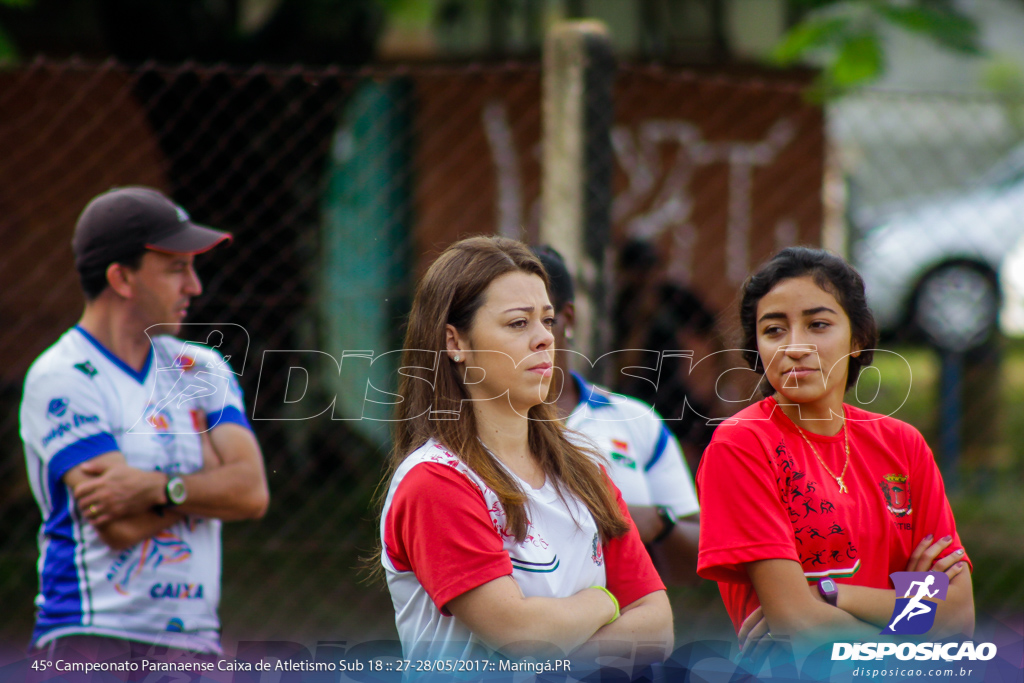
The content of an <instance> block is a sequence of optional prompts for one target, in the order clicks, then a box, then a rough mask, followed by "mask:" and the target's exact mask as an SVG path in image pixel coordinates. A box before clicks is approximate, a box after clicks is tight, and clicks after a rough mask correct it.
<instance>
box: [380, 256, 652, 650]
mask: <svg viewBox="0 0 1024 683" xmlns="http://www.w3.org/2000/svg"><path fill="white" fill-rule="evenodd" d="M553 323H554V309H553V307H552V305H551V302H550V300H549V297H548V281H547V275H546V274H545V271H544V269H543V266H542V265H541V264H540V262H539V261H538V260H537V258H536V257H535V256H534V255H533V254H532V253H531V252H530V250H529V249H528V248H527V247H526V246H525V245H523V244H521V243H520V242H517V241H514V240H510V239H504V238H498V237H473V238H469V239H465V240H462V241H460V242H457V243H455V244H453V245H452V246H450V247H449V248H448V249H446V250H445V251H444V253H442V254H441V256H440V257H438V259H437V260H436V261H435V262H434V264H433V265H432V266H431V267H430V268H429V270H428V271H427V273H426V274H425V275H424V277H423V280H422V281H421V282H420V284H419V287H418V289H417V292H416V296H415V298H414V301H413V305H412V312H411V314H410V318H409V323H408V329H407V332H406V337H405V351H404V356H403V363H402V365H403V368H402V370H401V379H400V385H399V390H398V393H399V395H400V397H401V402H400V403H399V405H398V407H397V411H396V412H397V414H396V427H395V445H394V451H393V454H392V458H391V467H390V473H389V483H388V490H387V494H386V499H385V502H384V506H383V511H382V519H381V540H382V552H381V563H382V565H383V567H384V571H385V575H386V578H387V583H388V588H389V589H390V591H391V596H392V600H393V602H394V605H395V614H396V623H397V626H398V632H399V637H400V638H401V641H402V647H403V650H404V652H405V656H406V658H409V659H420V658H427V657H429V658H431V659H434V658H438V657H440V658H468V657H470V656H471V655H475V654H476V650H477V649H478V648H479V646H480V645H484V646H486V647H487V648H490V649H494V650H499V651H501V652H502V653H504V654H513V655H524V654H531V655H545V654H547V655H551V654H558V653H569V652H571V651H573V650H575V649H577V648H578V647H579V646H581V645H582V644H584V643H586V642H588V641H593V640H617V641H630V642H637V641H644V642H652V641H654V642H660V643H662V644H664V647H665V649H666V650H667V649H669V648H670V647H671V645H672V615H671V610H670V607H669V604H668V598H667V597H666V595H665V591H664V586H663V585H662V583H661V581H660V580H659V579H658V575H657V572H656V571H655V570H654V568H653V566H652V565H651V562H650V559H649V558H648V556H647V553H646V551H645V550H644V547H643V545H642V543H641V541H640V538H639V536H638V534H637V532H636V528H635V527H634V526H633V524H632V523H631V521H630V519H629V516H628V513H627V512H626V507H625V504H624V503H623V502H622V498H621V497H620V496H619V495H618V491H617V489H615V487H614V486H613V485H612V484H611V482H610V480H609V479H608V477H607V475H606V474H605V473H604V472H603V470H602V469H601V468H600V467H599V466H598V465H597V464H596V463H595V460H594V459H593V456H592V455H591V454H588V453H587V452H585V451H583V450H582V449H581V448H580V447H579V446H576V445H574V444H573V443H572V442H571V441H570V440H569V439H567V438H566V435H565V431H564V427H563V426H562V425H561V423H560V421H559V420H558V419H557V417H556V415H555V413H554V412H553V410H552V408H551V406H549V405H548V404H546V403H545V402H544V401H545V399H546V397H547V394H548V389H549V387H550V384H551V378H552V374H553V372H554V368H553V354H554V344H553V342H554V338H553V337H552V334H551V326H552V324H553Z"/></svg>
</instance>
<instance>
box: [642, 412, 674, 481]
mask: <svg viewBox="0 0 1024 683" xmlns="http://www.w3.org/2000/svg"><path fill="white" fill-rule="evenodd" d="M671 438H672V433H671V432H669V431H668V427H666V426H665V423H664V422H662V423H661V434H659V435H658V443H656V444H654V455H653V456H651V459H650V460H649V461H648V462H647V464H646V465H644V472H650V471H651V468H652V467H654V463H656V462H658V461H659V460H661V456H663V455H664V454H665V449H666V448H667V447H668V440H669V439H671Z"/></svg>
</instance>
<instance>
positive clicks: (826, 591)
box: [818, 579, 839, 607]
mask: <svg viewBox="0 0 1024 683" xmlns="http://www.w3.org/2000/svg"><path fill="white" fill-rule="evenodd" d="M818 592H819V593H821V597H823V598H824V599H825V602H827V603H828V604H830V605H832V606H833V607H835V606H836V603H837V602H839V586H837V585H836V582H835V581H833V580H832V579H821V580H820V581H818Z"/></svg>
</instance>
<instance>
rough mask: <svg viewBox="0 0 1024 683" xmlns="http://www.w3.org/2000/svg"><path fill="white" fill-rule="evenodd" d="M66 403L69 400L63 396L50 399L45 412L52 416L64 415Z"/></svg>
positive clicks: (66, 408) (66, 410) (66, 407)
mask: <svg viewBox="0 0 1024 683" xmlns="http://www.w3.org/2000/svg"><path fill="white" fill-rule="evenodd" d="M68 403H70V401H68V399H66V398H63V397H60V398H55V399H51V400H50V404H49V405H48V406H47V407H46V412H48V413H49V414H50V415H52V416H54V417H64V413H66V412H68Z"/></svg>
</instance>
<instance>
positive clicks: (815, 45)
mask: <svg viewBox="0 0 1024 683" xmlns="http://www.w3.org/2000/svg"><path fill="white" fill-rule="evenodd" d="M790 2H791V4H792V5H793V7H794V9H797V10H801V11H803V12H805V13H806V14H805V16H804V18H803V20H801V21H800V22H799V23H798V24H797V25H796V26H794V27H793V28H792V29H791V30H790V31H789V32H788V33H786V35H785V36H783V38H782V40H781V41H780V42H779V44H778V45H777V46H776V48H775V50H774V52H773V54H772V58H773V61H774V62H775V63H776V64H779V65H781V66H787V65H790V64H794V63H797V62H800V61H806V60H813V61H816V62H817V63H819V64H821V65H822V68H821V73H820V74H819V76H818V79H817V81H816V82H815V84H814V86H813V88H812V90H811V93H810V94H811V96H812V97H813V98H814V99H818V100H822V99H828V98H832V97H837V96H840V95H842V94H844V93H847V92H849V91H851V90H853V89H854V88H857V87H860V86H863V85H867V84H868V83H871V82H873V81H875V80H877V79H878V78H879V77H880V76H881V75H882V74H883V73H884V72H885V63H886V62H885V48H884V43H883V41H882V31H883V30H884V28H886V27H894V28H897V29H899V30H902V31H907V32H910V33H914V34H917V35H920V36H924V37H925V38H927V39H929V40H931V41H932V42H934V43H935V44H936V45H938V46H940V47H942V48H944V49H947V50H951V51H953V52H956V53H959V54H963V55H969V56H980V55H982V54H983V51H982V48H981V45H980V41H979V31H978V26H977V24H976V23H975V22H974V21H973V20H972V19H971V18H970V17H968V16H966V15H963V14H961V13H960V12H958V11H957V10H956V9H955V8H954V7H953V6H952V5H950V4H948V3H946V2H944V1H942V0H906V1H899V0H790Z"/></svg>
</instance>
